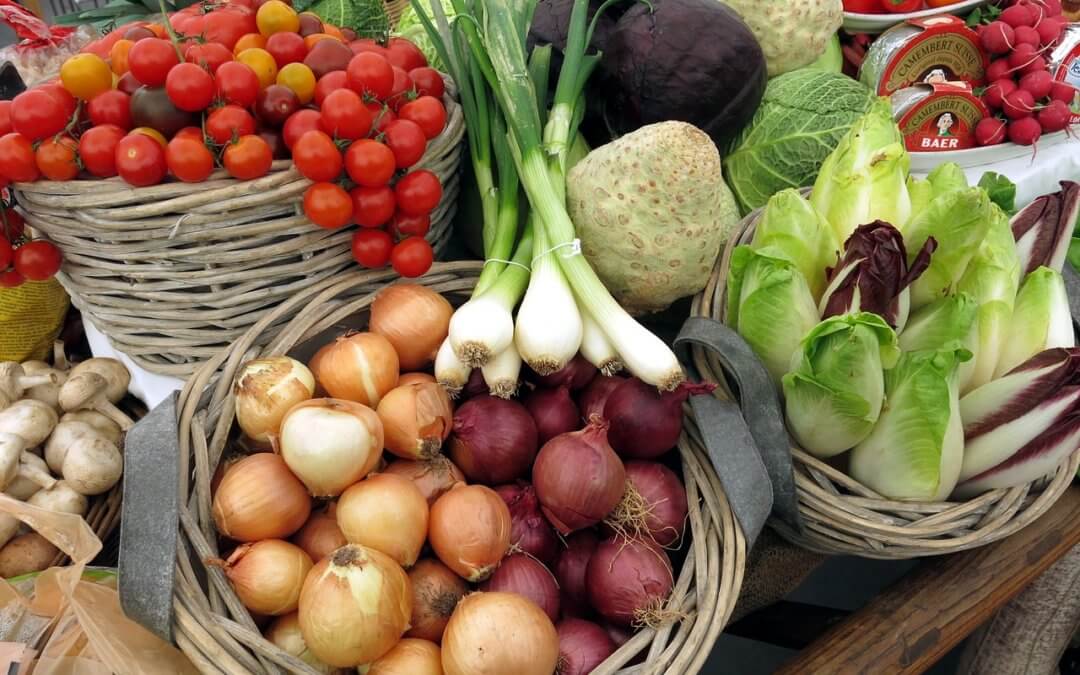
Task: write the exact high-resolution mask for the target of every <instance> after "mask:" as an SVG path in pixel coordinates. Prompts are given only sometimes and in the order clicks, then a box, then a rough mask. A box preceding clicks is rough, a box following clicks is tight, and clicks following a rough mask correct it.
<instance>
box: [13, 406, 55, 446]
mask: <svg viewBox="0 0 1080 675" xmlns="http://www.w3.org/2000/svg"><path fill="white" fill-rule="evenodd" d="M58 421H59V419H58V417H57V415H56V411H55V410H53V409H52V408H50V407H49V405H48V404H47V403H42V402H41V401H36V400H34V399H32V398H28V399H23V400H21V401H16V402H15V403H12V404H11V405H10V406H8V407H7V408H4V409H3V410H0V431H3V432H7V433H9V434H15V435H16V436H22V437H23V440H25V441H26V445H27V446H28V447H31V448H32V447H35V446H37V445H41V444H42V443H44V442H45V439H46V438H48V437H49V434H51V433H52V430H53V428H55V427H56V423H57V422H58Z"/></svg>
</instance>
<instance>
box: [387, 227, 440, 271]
mask: <svg viewBox="0 0 1080 675" xmlns="http://www.w3.org/2000/svg"><path fill="white" fill-rule="evenodd" d="M434 259H435V252H434V251H432V250H431V244H429V243H427V240H426V239H424V238H423V237H409V238H407V239H403V240H401V241H400V242H398V243H397V245H396V246H394V250H393V251H392V252H391V253H390V264H391V265H392V266H393V267H394V271H395V272H397V273H398V274H400V275H401V276H403V277H409V278H413V277H419V276H422V275H423V274H424V273H425V272H427V271H428V270H429V269H431V263H432V261H433V260H434Z"/></svg>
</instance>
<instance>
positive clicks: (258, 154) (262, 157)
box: [223, 134, 274, 180]
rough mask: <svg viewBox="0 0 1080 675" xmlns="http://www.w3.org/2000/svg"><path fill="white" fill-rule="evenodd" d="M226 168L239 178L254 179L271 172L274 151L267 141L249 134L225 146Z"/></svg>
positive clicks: (230, 173)
mask: <svg viewBox="0 0 1080 675" xmlns="http://www.w3.org/2000/svg"><path fill="white" fill-rule="evenodd" d="M223 160H224V164H225V170H226V171H228V172H229V175H230V176H232V177H233V178H237V179H239V180H252V179H255V178H259V177H260V176H265V175H266V174H267V173H269V172H270V165H271V164H272V163H273V162H274V153H273V151H272V150H271V149H270V145H269V144H267V142H266V141H264V140H263V139H261V138H259V137H258V136H255V135H253V134H248V135H247V136H241V137H240V138H239V139H238V140H237V141H236V142H235V143H230V144H229V145H228V146H226V148H225V154H224V156H223Z"/></svg>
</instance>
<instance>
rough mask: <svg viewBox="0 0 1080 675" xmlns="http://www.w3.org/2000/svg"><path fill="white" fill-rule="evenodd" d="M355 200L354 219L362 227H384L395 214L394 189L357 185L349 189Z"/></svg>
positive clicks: (385, 186)
mask: <svg viewBox="0 0 1080 675" xmlns="http://www.w3.org/2000/svg"><path fill="white" fill-rule="evenodd" d="M349 196H350V197H352V202H353V219H354V220H355V221H356V224H357V225H360V226H361V227H382V226H383V225H385V224H386V223H387V222H389V221H390V219H391V218H392V217H393V216H394V210H395V209H396V208H397V207H396V205H395V204H394V191H393V190H391V189H390V186H389V185H383V186H382V187H363V186H357V187H354V188H353V189H352V190H349Z"/></svg>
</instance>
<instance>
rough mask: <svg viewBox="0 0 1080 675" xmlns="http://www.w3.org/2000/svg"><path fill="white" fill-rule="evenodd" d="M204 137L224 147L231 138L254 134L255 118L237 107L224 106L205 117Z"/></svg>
mask: <svg viewBox="0 0 1080 675" xmlns="http://www.w3.org/2000/svg"><path fill="white" fill-rule="evenodd" d="M205 127H206V135H207V136H209V137H210V140H212V141H213V142H214V143H217V144H218V145H225V144H226V143H228V142H229V141H231V140H232V139H233V138H239V137H240V136H248V135H250V134H253V133H255V118H254V117H252V116H251V113H249V112H248V111H246V110H244V109H243V108H241V107H240V106H237V105H226V106H222V107H220V108H218V109H217V110H215V111H213V112H212V113H210V114H209V115H207V117H206V124H205Z"/></svg>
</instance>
